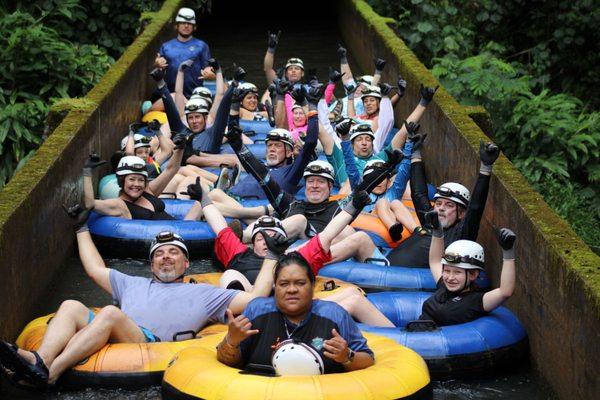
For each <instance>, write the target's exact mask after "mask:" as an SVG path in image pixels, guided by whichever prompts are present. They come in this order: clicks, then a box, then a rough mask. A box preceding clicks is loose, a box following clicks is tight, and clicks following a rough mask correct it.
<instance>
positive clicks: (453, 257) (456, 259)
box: [444, 253, 485, 268]
mask: <svg viewBox="0 0 600 400" xmlns="http://www.w3.org/2000/svg"><path fill="white" fill-rule="evenodd" d="M444 260H446V261H448V262H449V263H451V264H458V263H461V262H465V263H468V264H473V265H477V266H478V267H481V268H484V267H485V264H484V263H483V262H482V261H481V260H478V259H476V258H473V257H468V256H461V255H460V254H457V253H446V254H444Z"/></svg>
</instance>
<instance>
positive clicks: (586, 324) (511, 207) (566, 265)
mask: <svg viewBox="0 0 600 400" xmlns="http://www.w3.org/2000/svg"><path fill="white" fill-rule="evenodd" d="M338 18H339V22H340V23H339V28H340V30H341V32H342V36H343V38H344V40H345V43H346V45H347V47H348V49H349V51H350V53H351V55H352V57H353V58H354V59H355V60H356V62H357V63H358V64H359V65H360V66H361V67H362V68H363V70H364V71H371V70H373V63H372V59H373V57H375V56H377V57H382V58H385V59H387V60H388V64H387V66H386V69H385V71H384V76H383V80H384V81H385V80H388V81H390V82H395V80H396V78H397V75H398V74H401V75H402V76H403V77H404V78H405V79H406V80H407V82H408V89H407V93H406V95H405V97H404V98H403V99H402V100H401V102H400V104H399V105H398V106H397V109H396V118H397V119H396V120H397V121H401V120H402V118H403V117H406V116H407V115H408V114H409V113H410V111H412V109H413V108H414V107H415V105H416V104H417V101H418V98H419V93H418V92H419V84H420V83H423V84H424V85H426V86H435V85H439V82H438V81H437V80H436V78H435V77H434V76H433V75H432V74H431V73H430V72H429V71H428V70H427V68H425V66H424V65H423V64H422V63H421V62H420V61H419V60H418V59H417V57H416V56H415V55H414V54H413V53H412V51H411V50H410V49H409V48H408V47H407V46H406V45H405V44H404V42H403V41H402V40H401V39H399V38H398V37H397V36H396V34H395V33H394V31H393V30H392V29H391V28H390V27H388V26H387V23H388V22H389V19H386V18H382V17H380V16H379V15H377V14H376V13H375V12H374V11H373V10H372V9H371V7H370V6H369V5H368V4H367V3H366V2H364V1H362V0H341V1H339V2H338ZM434 34H435V33H434ZM472 111H473V110H469V109H465V107H462V106H461V105H460V104H458V103H457V102H456V100H455V99H454V98H452V96H451V95H450V94H449V93H448V92H446V90H444V88H442V87H440V89H439V90H438V92H437V94H436V96H435V98H434V101H433V102H432V103H431V105H430V106H429V108H428V110H427V112H426V113H425V115H424V117H423V118H422V121H421V122H422V125H423V128H422V130H423V131H425V132H428V133H429V137H428V139H427V143H426V147H425V149H424V159H425V162H426V169H427V174H428V178H429V180H430V181H432V182H434V183H436V184H441V183H443V182H447V181H455V182H462V183H464V184H465V185H467V186H468V187H472V186H473V184H474V182H475V178H476V175H477V171H478V165H479V157H478V148H479V141H480V140H488V138H487V137H486V136H485V134H484V133H483V132H482V130H481V129H480V127H479V126H477V124H476V123H475V122H474V121H473V119H471V118H470V116H469V114H471V115H473V112H472ZM475 114H476V115H477V116H480V115H481V110H479V112H476V113H475ZM475 119H476V118H475ZM492 226H497V227H504V226H506V227H511V228H512V229H513V230H515V232H516V233H517V235H518V237H519V238H518V243H517V268H518V269H517V271H518V272H517V279H518V282H517V289H516V292H515V295H514V296H513V298H511V299H510V301H509V302H508V305H509V307H510V308H511V309H512V310H513V311H514V312H516V314H517V315H518V316H519V318H520V320H521V321H522V322H523V324H524V325H525V326H526V328H527V332H528V333H529V336H530V343H531V353H532V359H533V362H534V365H535V367H536V368H537V369H538V370H539V371H540V372H541V374H542V376H543V377H544V378H545V379H546V380H547V381H548V382H549V383H550V384H551V385H552V387H553V389H554V390H555V391H556V393H557V394H558V395H559V396H560V397H562V398H590V399H591V398H594V397H595V396H596V395H597V393H599V392H600V387H599V386H600V384H599V381H600V380H599V379H598V377H597V372H595V371H596V360H597V359H599V358H600V344H599V340H598V339H599V335H600V319H599V315H600V312H599V311H600V258H599V257H598V256H597V255H596V254H594V253H593V252H592V251H591V250H590V248H589V247H588V246H586V245H585V243H584V242H583V241H582V240H581V239H580V238H579V237H578V236H577V235H576V234H575V233H574V232H573V230H572V229H571V228H570V227H569V225H568V224H567V223H566V222H565V221H564V220H562V219H561V218H560V217H559V216H558V215H557V214H556V213H555V212H554V211H553V210H552V209H550V207H548V205H547V204H546V203H545V202H544V201H543V199H542V197H541V196H540V195H539V194H538V193H537V192H535V191H534V190H533V189H532V188H531V187H530V186H529V185H528V184H527V182H526V180H525V179H524V178H523V176H522V175H521V174H520V173H519V171H517V169H516V168H515V167H514V166H513V165H512V164H511V163H510V161H509V160H508V159H506V157H504V156H503V155H501V156H500V159H499V160H498V162H497V163H496V165H495V166H494V174H493V177H492V181H491V188H490V195H489V198H488V203H487V207H486V212H485V215H484V220H483V222H482V228H481V231H480V235H479V238H478V241H479V242H481V243H482V244H483V245H484V247H485V248H486V249H487V251H486V264H487V266H488V271H489V272H490V275H491V276H492V278H493V280H494V283H495V284H496V285H497V284H498V281H499V274H500V265H501V251H500V249H499V246H498V245H497V243H496V240H495V238H494V237H493V229H492Z"/></svg>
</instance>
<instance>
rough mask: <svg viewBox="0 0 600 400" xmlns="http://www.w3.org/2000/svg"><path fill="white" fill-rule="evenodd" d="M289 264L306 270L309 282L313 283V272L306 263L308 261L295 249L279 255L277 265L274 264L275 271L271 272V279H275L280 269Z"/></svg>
mask: <svg viewBox="0 0 600 400" xmlns="http://www.w3.org/2000/svg"><path fill="white" fill-rule="evenodd" d="M290 265H298V266H299V267H300V268H302V269H303V270H304V271H305V272H306V275H307V276H308V280H310V283H311V284H312V285H314V284H315V274H314V273H313V271H312V268H311V267H310V265H309V264H308V261H306V258H304V257H303V256H302V254H300V253H298V252H297V251H292V252H291V253H287V254H284V255H282V256H281V257H279V260H278V262H277V265H276V266H275V271H274V272H273V280H274V281H277V278H278V277H279V273H280V272H281V270H282V269H284V268H285V267H289V266H290Z"/></svg>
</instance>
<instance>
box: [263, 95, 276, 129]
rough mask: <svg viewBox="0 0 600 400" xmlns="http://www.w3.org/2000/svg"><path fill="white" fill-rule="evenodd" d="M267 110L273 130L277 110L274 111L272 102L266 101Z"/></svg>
mask: <svg viewBox="0 0 600 400" xmlns="http://www.w3.org/2000/svg"><path fill="white" fill-rule="evenodd" d="M265 109H266V110H267V117H268V121H269V125H270V126H271V128H274V127H275V110H273V104H271V100H267V101H265Z"/></svg>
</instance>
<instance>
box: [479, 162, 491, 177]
mask: <svg viewBox="0 0 600 400" xmlns="http://www.w3.org/2000/svg"><path fill="white" fill-rule="evenodd" d="M479 173H480V174H483V175H491V174H492V166H491V165H485V164H484V163H481V166H480V167H479Z"/></svg>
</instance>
